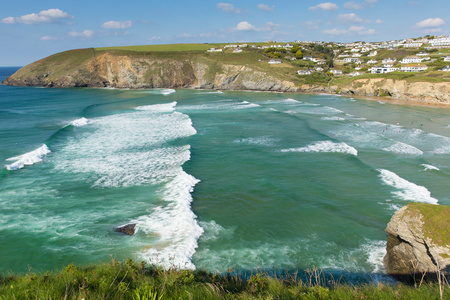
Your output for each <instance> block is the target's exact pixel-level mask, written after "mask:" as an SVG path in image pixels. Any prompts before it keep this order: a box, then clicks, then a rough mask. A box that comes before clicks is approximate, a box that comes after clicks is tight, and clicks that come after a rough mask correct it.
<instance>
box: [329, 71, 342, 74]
mask: <svg viewBox="0 0 450 300" xmlns="http://www.w3.org/2000/svg"><path fill="white" fill-rule="evenodd" d="M330 72H331V74H333V75H342V70H330Z"/></svg>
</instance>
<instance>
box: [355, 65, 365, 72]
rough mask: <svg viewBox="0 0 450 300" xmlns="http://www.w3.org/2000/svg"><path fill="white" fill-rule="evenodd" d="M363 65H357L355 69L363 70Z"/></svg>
mask: <svg viewBox="0 0 450 300" xmlns="http://www.w3.org/2000/svg"><path fill="white" fill-rule="evenodd" d="M362 68H363V67H362V66H357V67H355V70H356V71H359V70H361V69H362Z"/></svg>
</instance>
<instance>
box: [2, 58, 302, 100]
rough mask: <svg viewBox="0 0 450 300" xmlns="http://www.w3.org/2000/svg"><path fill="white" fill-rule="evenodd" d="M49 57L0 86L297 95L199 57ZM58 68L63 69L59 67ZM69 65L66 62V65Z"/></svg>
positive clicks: (286, 86) (252, 72)
mask: <svg viewBox="0 0 450 300" xmlns="http://www.w3.org/2000/svg"><path fill="white" fill-rule="evenodd" d="M64 64H65V61H64V60H61V59H51V58H47V59H44V60H41V61H38V62H35V63H33V64H30V65H28V66H25V67H24V68H22V69H20V70H19V71H17V72H16V73H15V74H13V75H12V76H10V77H8V78H7V79H6V80H5V81H4V82H3V84H7V85H18V86H44V87H116V88H198V89H220V90H256V91H279V92H287V91H291V92H296V91H298V88H296V87H295V85H294V83H292V82H289V81H285V80H282V79H279V78H276V77H275V76H272V75H271V74H268V73H267V72H262V71H259V70H256V69H254V68H252V67H249V66H245V65H233V64H223V63H217V62H214V61H212V60H206V59H203V58H202V56H201V55H188V56H186V55H183V54H180V55H178V56H177V55H165V56H164V55H158V54H140V55H139V54H134V55H118V54H111V53H108V52H106V53H102V54H100V55H95V56H92V57H90V58H84V61H82V62H81V63H79V64H78V65H73V66H72V67H64ZM61 65H62V66H61ZM69 65H70V64H69Z"/></svg>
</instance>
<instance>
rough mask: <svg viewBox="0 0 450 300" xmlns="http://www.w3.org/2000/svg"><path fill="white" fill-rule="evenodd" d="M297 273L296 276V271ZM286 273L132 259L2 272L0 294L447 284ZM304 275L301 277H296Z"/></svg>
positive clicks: (387, 289) (299, 292)
mask: <svg viewBox="0 0 450 300" xmlns="http://www.w3.org/2000/svg"><path fill="white" fill-rule="evenodd" d="M297 275H298V276H297ZM305 275H306V276H305V277H303V276H302V274H291V275H287V276H285V277H278V278H275V277H270V276H268V275H267V274H263V273H258V272H256V273H253V274H252V275H250V276H240V275H233V274H231V273H228V274H212V273H208V272H206V271H201V270H200V271H187V270H179V271H177V270H162V269H160V268H157V267H155V266H147V265H145V264H143V263H141V264H139V265H138V264H136V263H134V262H132V261H131V260H127V261H126V262H125V263H118V262H117V261H115V260H112V261H111V263H110V264H102V265H96V266H88V267H77V266H75V265H73V264H70V265H68V266H67V267H65V268H64V269H63V270H61V271H56V272H52V273H50V272H47V273H41V274H36V273H32V272H29V273H27V274H25V275H22V276H15V275H3V276H0V298H1V299H135V300H138V299H139V300H141V299H146V300H147V299H448V297H450V287H449V286H447V285H445V286H443V289H444V290H443V294H442V297H443V298H441V297H440V291H439V285H438V284H432V283H421V284H420V285H419V286H418V287H413V286H408V285H403V284H391V285H384V284H381V283H380V284H377V285H375V284H361V285H347V284H342V283H339V280H326V278H325V276H324V274H323V273H322V272H320V271H318V270H309V271H308V272H306V274H305ZM300 278H303V279H300Z"/></svg>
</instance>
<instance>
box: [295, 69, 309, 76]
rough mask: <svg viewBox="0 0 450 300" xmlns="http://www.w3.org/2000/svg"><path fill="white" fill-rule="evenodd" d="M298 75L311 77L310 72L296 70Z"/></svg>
mask: <svg viewBox="0 0 450 300" xmlns="http://www.w3.org/2000/svg"><path fill="white" fill-rule="evenodd" d="M297 74H298V75H311V70H298V71H297Z"/></svg>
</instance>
